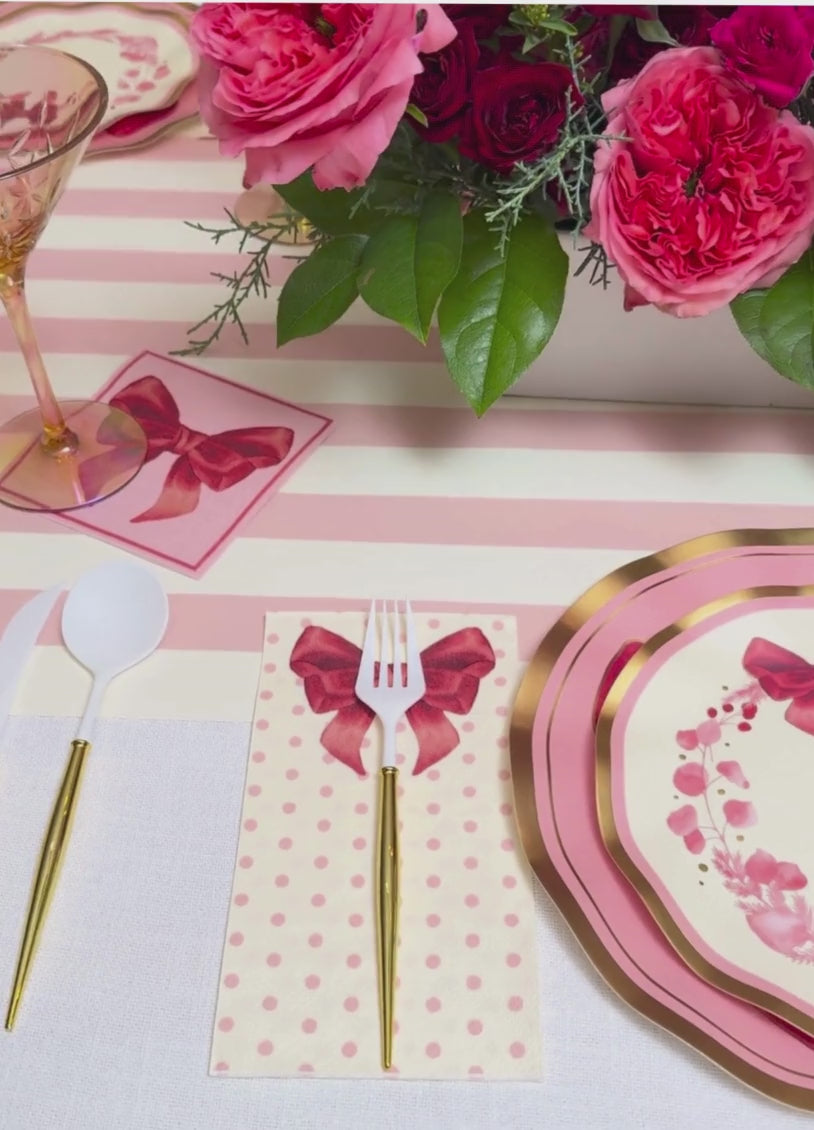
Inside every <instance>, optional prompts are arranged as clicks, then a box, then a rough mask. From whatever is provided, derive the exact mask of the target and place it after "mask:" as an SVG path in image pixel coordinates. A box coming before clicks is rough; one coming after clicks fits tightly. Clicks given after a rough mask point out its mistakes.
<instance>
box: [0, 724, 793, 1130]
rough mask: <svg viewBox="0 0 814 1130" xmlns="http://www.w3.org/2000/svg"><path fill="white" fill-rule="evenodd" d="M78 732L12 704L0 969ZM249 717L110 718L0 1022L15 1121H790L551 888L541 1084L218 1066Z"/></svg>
mask: <svg viewBox="0 0 814 1130" xmlns="http://www.w3.org/2000/svg"><path fill="white" fill-rule="evenodd" d="M71 736H72V722H71V721H70V720H67V719H47V718H29V719H22V718H20V719H14V720H13V721H12V723H11V726H10V727H9V730H8V733H7V735H6V739H5V741H4V742H3V743H2V748H3V752H2V756H0V907H2V914H1V915H0V985H7V984H8V983H9V981H10V977H11V973H12V966H13V961H14V956H15V953H16V947H17V943H18V936H19V929H20V922H21V919H22V916H23V914H24V910H25V902H26V899H27V896H28V887H29V882H30V877H31V870H32V867H33V863H34V859H35V856H36V852H37V851H38V848H39V837H40V834H41V831H42V827H43V823H44V820H45V818H46V815H47V812H48V810H49V807H50V804H51V801H52V798H53V791H54V788H55V785H56V782H57V779H58V777H59V774H60V773H61V770H62V763H63V761H64V752H65V749H66V746H67V742H68V741H69V739H70V737H71ZM248 736H249V727H248V725H239V724H236V723H228V724H220V725H216V724H211V723H210V724H206V725H205V724H202V723H185V722H179V721H163V722H137V721H110V722H105V723H103V724H102V726H101V728H100V731H99V734H98V738H97V745H96V748H95V749H94V752H93V754H92V760H91V762H90V763H89V765H88V774H87V777H86V781H85V787H84V789H83V795H82V804H81V807H80V812H79V817H78V820H77V824H76V827H75V830H74V837H73V840H72V843H71V850H70V852H69V855H68V859H67V861H66V865H65V869H64V871H63V876H62V881H61V884H60V888H59V891H58V894H57V897H56V899H55V901H54V905H53V908H52V911H51V916H50V919H49V922H48V929H47V935H46V939H45V941H44V944H43V945H42V948H41V951H40V954H39V956H38V959H37V962H36V965H35V968H34V972H33V975H32V980H31V983H30V985H29V989H28V993H27V996H26V998H25V1002H24V1006H23V1009H22V1012H21V1015H20V1019H19V1021H18V1027H17V1029H16V1030H15V1032H14V1033H13V1034H10V1035H9V1034H7V1033H2V1035H0V1126H2V1128H3V1130H272V1128H273V1130H329V1128H330V1130H345V1128H347V1130H368V1128H370V1130H495V1128H498V1127H504V1126H506V1127H511V1130H540V1128H541V1127H552V1128H556V1130H687V1127H688V1126H692V1125H693V1124H695V1125H704V1126H716V1127H722V1126H736V1127H737V1128H738V1130H785V1128H787V1127H788V1128H789V1130H790V1128H791V1127H795V1126H799V1127H802V1126H809V1125H810V1124H811V1120H810V1118H809V1117H807V1116H806V1115H803V1114H799V1113H797V1112H793V1111H788V1110H785V1109H783V1108H781V1107H778V1106H776V1105H775V1104H773V1103H770V1102H769V1101H768V1100H766V1099H763V1098H761V1097H759V1096H756V1095H753V1094H751V1093H750V1092H748V1091H746V1090H745V1089H744V1087H743V1086H742V1085H741V1084H739V1083H736V1082H734V1081H731V1080H730V1079H729V1078H728V1077H726V1076H725V1075H723V1074H722V1073H721V1072H720V1071H719V1070H718V1069H717V1068H715V1067H713V1066H712V1065H710V1064H708V1063H707V1062H706V1061H705V1060H703V1059H702V1058H701V1057H700V1056H699V1055H698V1054H697V1053H695V1052H694V1051H690V1050H686V1049H684V1048H683V1047H682V1045H681V1044H679V1043H678V1042H677V1041H676V1040H675V1039H673V1038H672V1037H670V1036H667V1035H665V1034H663V1033H662V1032H660V1031H659V1030H658V1029H657V1028H654V1027H653V1026H652V1025H651V1024H649V1023H647V1022H646V1021H644V1020H641V1019H639V1018H638V1017H637V1016H636V1015H635V1014H634V1013H632V1012H631V1011H630V1010H629V1009H628V1008H627V1007H626V1006H624V1005H622V1004H621V1003H619V1002H618V1001H617V1000H616V998H615V997H614V995H613V994H612V993H611V992H610V991H609V990H608V989H607V988H606V987H605V986H604V984H603V983H602V982H601V980H600V979H599V977H598V976H597V975H596V973H595V972H594V971H593V969H592V968H591V967H590V965H589V964H588V962H587V960H586V959H585V958H584V957H583V956H582V953H581V951H580V950H579V949H578V947H577V946H576V944H575V942H574V941H573V940H572V938H571V936H570V933H569V931H568V929H567V928H566V927H565V926H564V924H563V922H562V921H561V919H560V917H559V914H558V912H557V911H556V909H555V908H554V907H553V906H552V905H551V903H550V902H549V900H548V897H547V896H546V895H544V894H543V893H542V892H541V893H540V898H539V906H538V916H539V939H540V951H539V953H540V975H541V995H542V1012H543V1033H544V1040H545V1081H544V1082H543V1083H542V1084H490V1083H484V1082H473V1083H408V1082H403V1081H399V1080H395V1079H394V1080H388V1081H381V1082H378V1081H371V1082H326V1081H321V1080H318V1079H292V1080H280V1081H263V1080H240V1079H234V1080H229V1079H220V1078H216V1077H210V1076H208V1075H207V1059H208V1051H209V1039H210V1032H211V1025H212V1016H213V1011H214V1006H215V995H216V990H217V981H218V970H219V963H220V956H221V947H222V940H223V928H224V924H225V921H226V910H227V904H228V899H229V890H230V884H231V878H232V869H233V866H234V850H235V844H236V840H237V826H238V817H239V810H240V800H241V792H242V785H243V774H244V769H245V760H246V749H247V742H248Z"/></svg>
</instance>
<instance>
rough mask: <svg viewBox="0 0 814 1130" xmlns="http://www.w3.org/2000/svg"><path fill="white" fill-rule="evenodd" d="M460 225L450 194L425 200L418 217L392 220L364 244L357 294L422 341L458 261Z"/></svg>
mask: <svg viewBox="0 0 814 1130" xmlns="http://www.w3.org/2000/svg"><path fill="white" fill-rule="evenodd" d="M462 241H463V223H462V221H461V208H460V203H459V202H458V200H456V199H455V198H454V197H452V196H440V195H438V196H429V197H427V199H426V200H425V202H424V205H423V207H422V209H421V212H420V214H419V215H417V216H391V217H389V218H388V219H387V220H386V221H385V222H384V223H383V224H382V226H381V227H380V228H379V229H378V230H377V231H376V232H374V234H373V235H372V236H371V237H370V239H369V240H368V243H367V246H366V247H365V250H364V254H363V255H362V264H361V268H360V270H359V293H360V294H361V295H362V298H364V300H365V302H366V303H367V304H368V306H369V307H370V308H371V310H375V311H376V313H377V314H381V315H382V316H383V317H385V318H390V319H392V321H394V322H398V323H399V325H402V326H404V328H405V329H406V330H409V331H410V333H411V334H413V335H414V336H415V337H417V338H418V340H419V341H421V342H426V340H427V334H428V333H429V329H430V323H431V322H432V316H433V314H434V313H435V307H436V306H437V304H438V299H439V298H440V297H441V295H442V294H443V292H444V290H445V288H446V287H447V285H448V284H449V283H450V282H452V280H453V279H454V278H455V275H456V273H457V271H458V266H459V264H460V261H461V243H462Z"/></svg>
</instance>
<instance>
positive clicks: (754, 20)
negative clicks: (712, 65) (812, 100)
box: [711, 7, 814, 107]
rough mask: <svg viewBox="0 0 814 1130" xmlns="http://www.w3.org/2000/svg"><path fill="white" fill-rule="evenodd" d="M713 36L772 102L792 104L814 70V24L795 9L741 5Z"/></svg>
mask: <svg viewBox="0 0 814 1130" xmlns="http://www.w3.org/2000/svg"><path fill="white" fill-rule="evenodd" d="M711 39H712V42H713V44H714V45H715V46H716V47H717V48H718V50H719V51H720V52H721V54H722V55H723V57H724V59H725V60H726V63H727V65H728V66H730V67H731V68H732V70H733V72H734V73H735V74H736V75H737V76H738V78H739V79H741V80H742V81H743V82H745V83H746V85H747V86H751V87H752V89H753V90H756V91H757V92H758V94H762V95H763V97H764V98H765V99H766V101H767V102H770V103H771V104H772V106H779V107H782V106H788V104H789V103H790V102H793V101H794V99H795V98H796V97H797V96H798V94H800V93H801V92H802V90H803V88H804V87H805V85H806V83H807V82H808V80H809V79H810V78H811V75H812V74H814V64H812V61H811V51H812V48H814V29H812V27H811V23H810V22H809V21H808V20H804V19H801V18H800V16H799V15H798V13H797V11H796V10H795V9H794V8H782V7H781V8H775V7H771V8H762V7H758V8H746V7H743V8H737V9H736V10H735V11H734V12H733V14H732V15H731V16H730V17H729V18H728V19H726V20H721V21H720V22H719V23H717V24H716V25H715V27H714V28H713V31H712V35H711Z"/></svg>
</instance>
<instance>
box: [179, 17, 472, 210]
mask: <svg viewBox="0 0 814 1130" xmlns="http://www.w3.org/2000/svg"><path fill="white" fill-rule="evenodd" d="M454 37H455V28H454V26H453V24H452V23H451V22H450V21H449V20H448V19H447V17H446V16H445V15H444V13H443V11H442V9H441V8H440V6H439V5H437V4H428V5H419V4H204V5H203V7H201V8H200V9H199V10H198V12H197V13H196V15H195V17H194V19H193V21H192V39H193V41H194V43H195V45H196V46H197V48H198V50H199V52H200V54H201V67H200V87H201V114H202V116H203V118H204V120H205V121H206V123H207V125H208V126H209V128H210V129H211V130H212V132H213V133H214V134H215V136H216V137H218V138H219V139H220V149H221V152H222V153H224V154H226V155H227V156H229V157H236V156H237V155H238V154H240V153H245V156H246V175H245V178H244V183H245V185H246V186H247V187H248V186H251V185H253V184H256V183H257V182H258V181H268V182H270V183H273V184H287V183H288V182H289V181H291V180H293V179H294V178H295V177H297V176H299V175H300V173H303V172H305V171H306V169H310V168H313V176H314V183H315V184H316V186H317V187H318V188H320V189H327V188H346V189H350V188H353V187H355V186H356V185H359V184H363V183H364V182H365V180H366V179H367V177H368V176H369V175H370V172H371V170H372V169H373V166H374V165H375V163H376V160H377V158H378V157H379V154H380V153H382V152H383V151H384V150H385V149H386V148H387V146H388V144H389V142H390V139H391V138H392V136H393V133H394V131H395V129H396V126H397V125H398V123H399V120H400V118H401V116H402V114H403V113H404V109H405V107H406V105H407V102H408V99H409V97H410V90H411V88H412V85H413V78H414V76H415V75H417V74H419V73H420V72H421V70H422V64H421V60H420V59H419V57H418V55H419V52H432V51H439V50H440V49H441V48H442V47H444V46H445V45H446V44H447V43H449V42H450V40H452V39H454Z"/></svg>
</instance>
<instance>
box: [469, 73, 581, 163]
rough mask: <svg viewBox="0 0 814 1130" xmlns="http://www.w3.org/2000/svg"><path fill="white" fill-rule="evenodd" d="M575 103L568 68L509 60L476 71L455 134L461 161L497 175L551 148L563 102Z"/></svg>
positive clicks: (575, 93)
mask: <svg viewBox="0 0 814 1130" xmlns="http://www.w3.org/2000/svg"><path fill="white" fill-rule="evenodd" d="M569 97H570V99H571V104H572V105H574V106H576V105H577V104H578V103H579V101H581V99H580V95H579V92H578V91H577V89H576V87H575V86H574V80H573V78H572V75H571V72H570V70H569V69H568V67H564V66H561V65H560V64H559V63H521V62H515V61H514V60H512V59H508V60H505V61H503V62H501V63H498V64H497V65H496V66H493V67H487V68H485V69H484V70H480V71H477V72H476V74H475V76H474V79H473V83H472V104H471V109H470V112H469V113H468V114H467V117H466V120H465V123H464V128H463V131H462V134H461V141H460V150H461V152H462V153H463V154H464V155H465V156H466V157H471V158H472V160H473V161H478V162H480V164H482V165H487V166H488V167H489V168H490V169H495V171H496V172H499V173H504V174H505V173H510V172H511V171H512V169H513V168H514V166H515V165H516V164H517V163H518V161H534V160H535V159H536V158H538V157H540V156H542V154H544V153H546V152H548V150H549V149H551V148H552V147H553V146H554V145H555V143H556V141H557V138H558V136H559V133H560V130H561V129H562V126H563V124H564V122H565V116H566V110H567V106H568V99H569Z"/></svg>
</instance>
